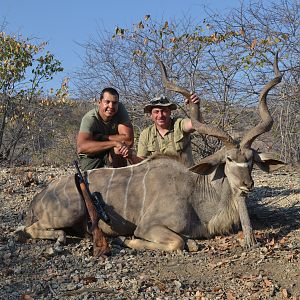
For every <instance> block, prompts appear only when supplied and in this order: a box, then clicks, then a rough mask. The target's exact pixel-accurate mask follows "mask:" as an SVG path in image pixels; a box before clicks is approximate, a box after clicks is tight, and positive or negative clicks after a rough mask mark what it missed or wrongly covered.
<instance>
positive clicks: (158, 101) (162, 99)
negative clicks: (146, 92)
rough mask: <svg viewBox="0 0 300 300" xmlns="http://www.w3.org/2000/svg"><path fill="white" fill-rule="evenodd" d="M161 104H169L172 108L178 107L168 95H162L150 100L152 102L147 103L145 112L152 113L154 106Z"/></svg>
mask: <svg viewBox="0 0 300 300" xmlns="http://www.w3.org/2000/svg"><path fill="white" fill-rule="evenodd" d="M159 106H169V107H170V109H171V110H175V109H177V105H176V104H175V103H172V102H170V101H169V99H168V98H167V97H166V96H164V95H161V96H159V97H155V98H153V99H152V100H150V102H149V103H148V104H146V105H145V107H144V112H145V113H151V110H152V108H153V107H159Z"/></svg>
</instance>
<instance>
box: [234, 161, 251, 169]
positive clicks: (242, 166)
mask: <svg viewBox="0 0 300 300" xmlns="http://www.w3.org/2000/svg"><path fill="white" fill-rule="evenodd" d="M236 165H237V166H238V167H241V168H248V167H249V166H250V165H251V163H250V162H247V163H238V162H236Z"/></svg>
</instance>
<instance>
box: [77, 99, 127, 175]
mask: <svg viewBox="0 0 300 300" xmlns="http://www.w3.org/2000/svg"><path fill="white" fill-rule="evenodd" d="M98 112H99V108H98V107H96V108H94V109H92V110H90V111H88V112H87V113H86V114H85V115H84V116H83V118H82V120H81V124H80V129H79V132H88V133H90V134H92V136H96V135H97V140H98V141H101V140H102V137H101V135H102V136H107V135H115V134H118V125H119V124H124V125H130V124H131V122H130V118H129V115H128V112H127V110H126V109H125V107H124V105H123V104H122V103H120V102H119V106H118V111H117V113H116V114H115V115H114V116H113V118H112V119H111V120H110V121H108V122H105V121H104V120H103V119H102V118H101V117H100V115H99V113H98ZM95 139H96V137H95ZM108 153H109V150H106V151H102V152H100V153H97V154H83V153H80V154H79V160H80V165H81V168H82V170H83V171H85V170H91V169H95V168H102V167H104V166H105V165H106V164H107V156H108Z"/></svg>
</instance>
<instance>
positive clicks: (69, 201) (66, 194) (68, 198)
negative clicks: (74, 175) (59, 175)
mask: <svg viewBox="0 0 300 300" xmlns="http://www.w3.org/2000/svg"><path fill="white" fill-rule="evenodd" d="M68 182H69V181H68V180H66V182H65V185H64V188H63V192H64V195H65V196H66V198H67V200H68V206H67V207H70V205H71V198H70V197H69V195H68V193H66V186H67V184H68ZM74 202H76V201H74Z"/></svg>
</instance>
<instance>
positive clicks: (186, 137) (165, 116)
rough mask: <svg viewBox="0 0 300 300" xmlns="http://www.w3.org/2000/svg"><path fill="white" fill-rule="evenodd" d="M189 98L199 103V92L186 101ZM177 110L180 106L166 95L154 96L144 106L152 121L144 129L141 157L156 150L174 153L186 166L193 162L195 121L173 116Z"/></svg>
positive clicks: (139, 145)
mask: <svg viewBox="0 0 300 300" xmlns="http://www.w3.org/2000/svg"><path fill="white" fill-rule="evenodd" d="M189 101H191V102H192V103H198V102H199V98H198V95H197V94H196V93H193V94H192V95H191V97H190V99H186V101H185V102H186V104H188V103H189ZM176 109H177V105H176V104H175V103H172V102H170V101H169V99H168V98H167V97H166V96H163V95H162V96H159V97H156V98H154V99H152V100H151V101H150V102H149V103H148V104H147V105H146V106H145V107H144V112H145V113H149V114H150V118H151V120H152V121H153V124H152V125H150V126H149V127H147V128H146V129H144V130H143V131H142V132H141V135H140V138H139V142H138V150H137V157H138V158H141V159H144V158H146V157H147V156H150V155H153V154H155V153H164V154H175V155H178V156H179V157H180V158H181V161H182V162H183V163H184V164H185V165H187V166H192V165H194V161H193V157H192V147H191V138H190V133H191V132H193V131H194V129H193V126H192V122H191V120H190V119H188V118H172V117H171V112H172V110H176Z"/></svg>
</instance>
